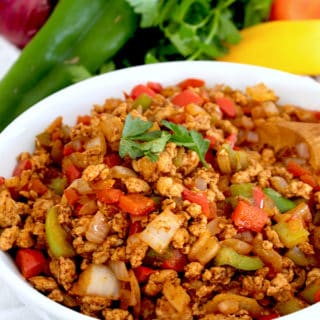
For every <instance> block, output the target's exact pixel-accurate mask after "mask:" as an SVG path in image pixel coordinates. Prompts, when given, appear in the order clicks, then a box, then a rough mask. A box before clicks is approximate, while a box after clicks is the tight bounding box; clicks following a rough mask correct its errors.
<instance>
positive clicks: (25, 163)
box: [12, 159, 32, 177]
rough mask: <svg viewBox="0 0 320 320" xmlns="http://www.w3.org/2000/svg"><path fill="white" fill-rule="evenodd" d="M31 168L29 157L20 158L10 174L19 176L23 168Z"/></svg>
mask: <svg viewBox="0 0 320 320" xmlns="http://www.w3.org/2000/svg"><path fill="white" fill-rule="evenodd" d="M30 169H32V163H31V160H30V159H24V160H20V161H19V162H18V163H17V165H16V166H15V168H14V170H13V173H12V175H13V176H14V177H20V176H21V173H22V171H23V170H30Z"/></svg>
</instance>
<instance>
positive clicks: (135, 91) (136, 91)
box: [130, 84, 156, 100]
mask: <svg viewBox="0 0 320 320" xmlns="http://www.w3.org/2000/svg"><path fill="white" fill-rule="evenodd" d="M143 93H144V94H146V95H148V96H150V97H153V96H154V95H155V94H156V93H155V91H154V90H152V89H151V88H149V87H148V86H145V85H144V84H138V85H136V86H135V87H133V88H132V90H131V93H130V96H131V98H132V99H134V100H135V99H137V98H138V97H139V96H140V95H141V94H143Z"/></svg>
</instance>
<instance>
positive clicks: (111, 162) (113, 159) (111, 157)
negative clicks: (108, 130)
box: [103, 153, 121, 168]
mask: <svg viewBox="0 0 320 320" xmlns="http://www.w3.org/2000/svg"><path fill="white" fill-rule="evenodd" d="M103 162H104V163H105V164H106V165H107V166H108V167H109V168H112V167H114V166H117V165H119V164H120V163H121V157H120V156H119V154H117V153H109V154H107V155H106V156H105V157H104V160H103Z"/></svg>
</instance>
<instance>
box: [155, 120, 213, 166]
mask: <svg viewBox="0 0 320 320" xmlns="http://www.w3.org/2000/svg"><path fill="white" fill-rule="evenodd" d="M161 124H162V125H164V126H165V127H166V128H168V129H170V130H171V131H173V134H172V135H171V138H170V141H172V142H174V143H175V144H177V145H179V146H183V147H186V148H188V149H190V150H193V151H195V152H196V153H197V155H198V156H199V159H200V161H201V162H202V164H203V165H204V166H205V167H207V166H208V164H207V162H206V160H205V155H206V152H207V151H208V149H209V145H210V142H209V140H206V139H204V138H203V136H202V135H201V133H199V132H197V131H195V130H190V131H189V130H188V129H187V128H185V127H184V126H182V125H179V124H175V123H172V122H169V121H167V120H162V121H161Z"/></svg>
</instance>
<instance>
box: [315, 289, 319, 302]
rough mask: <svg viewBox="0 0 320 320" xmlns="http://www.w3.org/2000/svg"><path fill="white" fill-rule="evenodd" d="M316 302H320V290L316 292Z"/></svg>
mask: <svg viewBox="0 0 320 320" xmlns="http://www.w3.org/2000/svg"><path fill="white" fill-rule="evenodd" d="M314 302H320V290H318V291H317V292H316V293H315V294H314Z"/></svg>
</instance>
